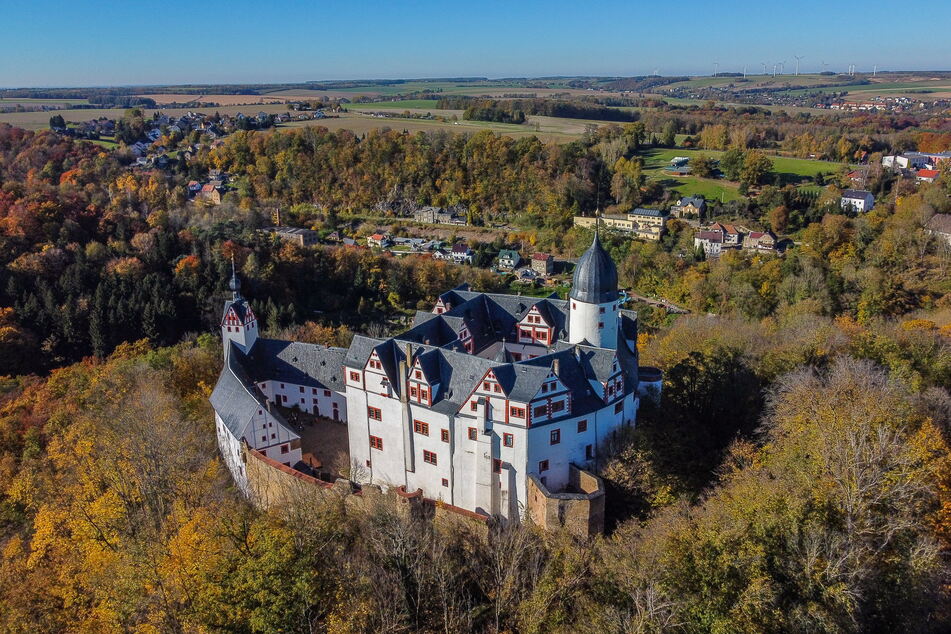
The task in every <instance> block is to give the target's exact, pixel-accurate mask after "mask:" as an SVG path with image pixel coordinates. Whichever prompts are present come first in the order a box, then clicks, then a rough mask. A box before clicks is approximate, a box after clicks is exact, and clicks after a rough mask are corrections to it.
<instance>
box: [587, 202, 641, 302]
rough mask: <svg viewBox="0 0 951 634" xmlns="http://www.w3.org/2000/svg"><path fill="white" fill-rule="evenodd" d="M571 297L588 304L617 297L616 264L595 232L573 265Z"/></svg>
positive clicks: (613, 299) (609, 300) (608, 300)
mask: <svg viewBox="0 0 951 634" xmlns="http://www.w3.org/2000/svg"><path fill="white" fill-rule="evenodd" d="M655 211H656V210H655ZM571 298H572V299H576V300H578V301H579V302H586V303H588V304H605V303H607V302H612V301H615V300H616V299H617V298H618V292H617V266H615V264H614V260H612V259H611V256H610V255H608V252H607V251H605V250H604V247H602V246H601V239H600V238H599V237H598V235H597V234H595V236H594V242H592V243H591V246H590V247H589V248H588V250H587V251H585V252H584V255H582V256H581V259H580V260H578V265H577V266H576V267H575V273H574V277H573V278H572V280H571Z"/></svg>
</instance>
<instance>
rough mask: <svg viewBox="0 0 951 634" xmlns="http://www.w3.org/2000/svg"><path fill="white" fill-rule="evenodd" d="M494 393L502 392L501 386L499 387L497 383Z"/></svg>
mask: <svg viewBox="0 0 951 634" xmlns="http://www.w3.org/2000/svg"><path fill="white" fill-rule="evenodd" d="M495 391H496V392H501V391H502V386H501V385H499V384H498V383H496V384H495Z"/></svg>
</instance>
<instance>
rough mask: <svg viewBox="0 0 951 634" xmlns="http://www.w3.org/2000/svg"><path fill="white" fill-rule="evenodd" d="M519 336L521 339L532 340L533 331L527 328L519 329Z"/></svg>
mask: <svg viewBox="0 0 951 634" xmlns="http://www.w3.org/2000/svg"><path fill="white" fill-rule="evenodd" d="M518 335H519V336H520V337H528V338H529V339H531V338H532V331H531V330H528V329H527V328H519V329H518Z"/></svg>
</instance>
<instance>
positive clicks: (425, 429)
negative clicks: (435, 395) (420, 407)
mask: <svg viewBox="0 0 951 634" xmlns="http://www.w3.org/2000/svg"><path fill="white" fill-rule="evenodd" d="M413 431H415V432H416V433H417V434H421V435H423V436H428V435H429V423H424V422H423V421H421V420H414V421H413Z"/></svg>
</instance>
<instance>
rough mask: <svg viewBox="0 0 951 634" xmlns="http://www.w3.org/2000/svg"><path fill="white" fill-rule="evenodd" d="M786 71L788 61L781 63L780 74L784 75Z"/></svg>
mask: <svg viewBox="0 0 951 634" xmlns="http://www.w3.org/2000/svg"><path fill="white" fill-rule="evenodd" d="M785 70H786V60H783V61H781V62H779V74H780V75H782V74H783V72H785Z"/></svg>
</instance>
